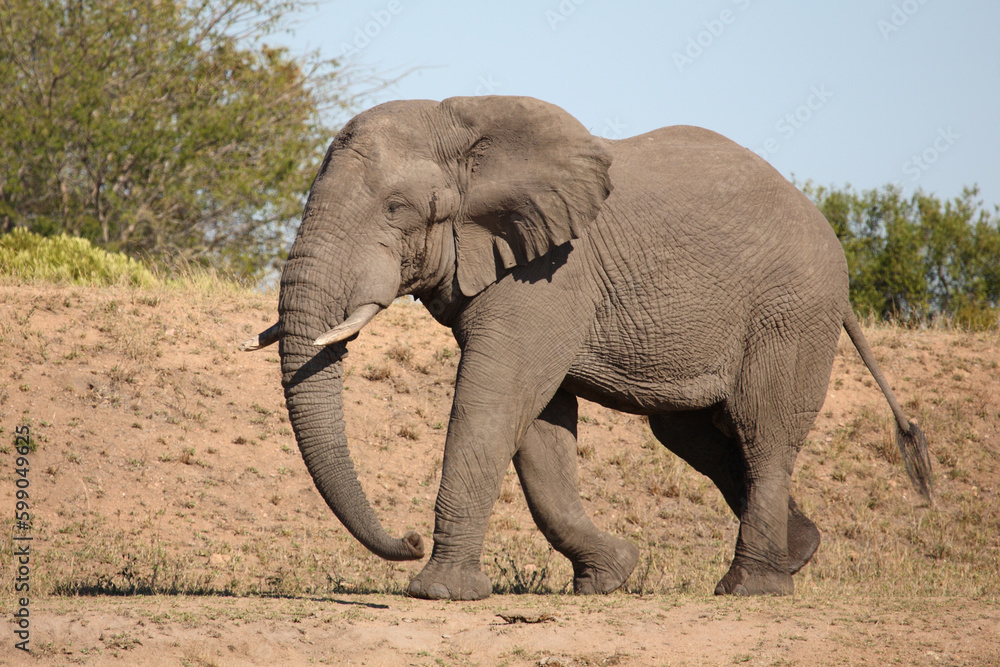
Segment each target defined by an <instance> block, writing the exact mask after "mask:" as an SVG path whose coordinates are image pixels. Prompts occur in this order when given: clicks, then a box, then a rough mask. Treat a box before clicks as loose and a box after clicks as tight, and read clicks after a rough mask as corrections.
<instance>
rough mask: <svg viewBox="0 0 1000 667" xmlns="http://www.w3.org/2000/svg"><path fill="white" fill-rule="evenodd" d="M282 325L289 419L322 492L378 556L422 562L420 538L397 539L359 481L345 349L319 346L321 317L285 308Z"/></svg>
mask: <svg viewBox="0 0 1000 667" xmlns="http://www.w3.org/2000/svg"><path fill="white" fill-rule="evenodd" d="M282 289H283V290H284V287H283V288H282ZM282 296H283V297H284V296H286V295H284V294H283V295H282ZM284 300H285V299H284V298H283V299H282V301H284ZM281 324H282V329H283V336H282V338H281V371H282V386H284V388H285V400H286V404H287V406H288V416H289V419H290V420H291V423H292V429H293V430H294V431H295V438H296V440H297V441H298V444H299V450H300V451H301V452H302V458H303V459H304V460H305V463H306V467H307V468H308V469H309V473H310V474H311V475H312V478H313V481H314V482H315V483H316V488H317V489H319V492H320V494H321V495H322V496H323V499H324V500H325V501H326V503H327V505H329V506H330V509H332V510H333V512H334V514H336V515H337V518H338V519H340V521H341V523H343V524H344V526H345V527H346V528H347V530H349V531H350V532H351V534H352V535H354V537H355V538H357V539H358V541H359V542H361V544H363V545H364V546H365V547H366V548H368V549H369V550H370V551H372V553H374V554H376V555H378V556H380V557H381V558H385V559H386V560H417V559H419V558H422V557H423V555H424V548H423V541H422V540H421V538H420V536H419V535H418V534H417V533H414V532H409V533H407V534H406V535H405V536H404V537H403V538H402V539H396V538H393V537H391V536H390V535H389V534H388V533H387V532H386V531H385V530H384V529H383V528H382V524H381V523H380V522H379V520H378V518H377V517H376V516H375V512H374V511H373V510H372V507H371V504H370V503H369V502H368V498H367V496H366V495H365V492H364V490H363V489H362V488H361V484H360V482H359V481H358V476H357V473H356V472H355V470H354V464H353V462H352V461H351V456H350V452H349V451H348V448H347V435H346V433H345V432H344V413H343V401H342V399H341V391H342V389H343V381H342V371H343V363H342V361H341V356H342V355H343V354H344V348H343V346H342V345H331V346H328V347H316V346H314V345H313V341H314V340H315V339H316V337H317V335H318V334H320V333H322V332H323V331H325V326H323V323H322V322H320V321H319V318H318V317H317V316H316V315H313V314H308V313H305V312H303V311H301V310H298V311H296V310H291V309H287V308H284V309H283V312H282V313H281Z"/></svg>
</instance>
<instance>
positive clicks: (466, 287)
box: [441, 96, 611, 296]
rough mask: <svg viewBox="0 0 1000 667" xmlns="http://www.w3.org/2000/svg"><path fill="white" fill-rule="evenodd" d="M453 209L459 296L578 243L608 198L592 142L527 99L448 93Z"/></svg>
mask: <svg viewBox="0 0 1000 667" xmlns="http://www.w3.org/2000/svg"><path fill="white" fill-rule="evenodd" d="M441 106H442V108H443V110H444V111H445V113H446V114H448V115H449V116H450V117H451V119H452V120H453V121H454V122H455V123H456V124H457V125H458V127H459V137H460V139H459V144H460V146H459V151H460V155H459V165H458V168H459V179H460V180H461V185H460V190H461V191H462V204H461V209H460V211H459V216H458V218H457V220H456V223H455V237H456V248H457V276H458V284H459V287H460V288H461V290H462V293H463V294H465V295H466V296H472V295H474V294H478V293H479V292H480V291H482V290H483V289H485V288H486V287H487V286H488V285H489V284H491V283H493V282H495V281H496V280H498V279H499V278H500V277H501V276H502V275H503V274H504V273H505V272H506V271H507V270H508V269H511V268H512V267H514V266H516V265H523V264H527V263H528V262H530V261H532V260H534V259H536V258H538V257H541V256H542V255H544V254H546V253H547V252H549V251H550V250H552V249H553V248H555V247H556V246H559V245H562V244H563V243H566V242H568V241H570V240H571V239H575V238H578V237H579V236H580V234H581V233H582V231H583V229H584V228H585V227H586V226H587V225H588V224H589V223H590V222H592V221H593V220H594V218H596V217H597V212H598V211H599V210H600V208H601V204H602V203H603V202H604V200H605V199H606V198H607V196H608V195H609V194H610V193H611V181H610V179H609V177H608V167H609V166H610V164H611V156H610V154H609V153H608V151H607V150H606V149H605V148H604V145H603V142H602V140H600V139H598V138H597V137H594V136H593V135H592V134H590V132H588V131H587V129H586V128H585V127H583V125H581V124H580V123H579V121H577V120H576V119H575V118H573V117H572V116H570V115H569V114H568V113H566V112H565V111H563V110H562V109H560V108H559V107H557V106H555V105H553V104H548V103H545V102H542V101H540V100H536V99H534V98H530V97H500V96H484V97H452V98H450V99H447V100H444V101H443V102H442V103H441Z"/></svg>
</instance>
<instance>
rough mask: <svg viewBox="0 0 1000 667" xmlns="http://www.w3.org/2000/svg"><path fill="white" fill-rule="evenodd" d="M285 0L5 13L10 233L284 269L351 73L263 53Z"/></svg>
mask: <svg viewBox="0 0 1000 667" xmlns="http://www.w3.org/2000/svg"><path fill="white" fill-rule="evenodd" d="M295 4H296V3H293V2H292V1H291V0H0V117H2V118H3V122H2V123H0V155H2V156H3V162H2V163H0V226H2V227H3V229H4V230H9V229H11V228H12V227H13V226H25V227H28V228H30V229H32V230H34V231H37V232H40V233H43V234H54V233H58V232H62V231H65V232H67V233H69V234H71V235H74V236H82V237H84V238H87V239H90V240H91V241H94V242H96V243H98V244H100V245H102V246H104V247H105V248H108V249H110V250H123V251H125V252H128V253H129V254H132V255H143V256H147V257H150V258H154V259H155V258H164V257H169V258H174V259H176V258H177V257H180V258H184V259H188V260H193V261H201V262H212V263H215V264H217V265H218V264H222V265H226V266H229V267H231V268H235V269H237V270H238V271H239V272H241V273H244V274H254V273H256V272H259V271H260V270H261V269H262V268H264V267H265V266H266V265H268V264H269V263H273V262H275V261H278V260H280V258H281V253H282V252H283V248H284V247H285V246H286V244H287V237H288V233H289V227H290V226H291V225H292V224H293V221H294V220H295V219H297V217H298V215H299V214H300V212H301V207H302V202H303V197H304V194H305V191H306V190H307V189H308V187H309V184H310V181H311V179H312V176H313V174H314V172H315V169H316V166H317V163H318V161H319V160H320V158H322V151H323V148H324V147H325V145H326V143H327V142H328V141H329V139H330V138H331V136H332V134H333V132H332V131H331V130H330V129H329V128H328V127H327V126H326V125H325V124H324V120H323V118H324V112H327V111H329V110H330V109H332V108H337V107H341V108H343V107H344V106H346V104H347V101H348V98H347V96H346V93H345V85H346V83H347V82H346V81H345V78H344V76H343V75H344V72H343V70H342V69H339V68H338V64H337V63H336V62H334V61H322V60H319V58H318V57H317V56H315V55H311V56H307V57H305V58H296V57H292V56H291V55H290V54H289V53H288V52H287V50H285V49H282V48H272V47H268V46H266V45H265V44H263V43H262V40H263V39H264V38H266V37H267V36H269V35H272V34H273V33H274V32H275V31H276V30H277V29H279V28H280V27H281V26H282V24H283V22H284V20H285V17H286V15H287V14H288V12H289V11H290V10H291V9H292V8H293V7H294V5H295Z"/></svg>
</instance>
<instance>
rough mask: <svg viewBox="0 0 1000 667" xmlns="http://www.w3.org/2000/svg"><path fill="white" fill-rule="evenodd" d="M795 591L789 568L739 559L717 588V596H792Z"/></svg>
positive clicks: (734, 562) (734, 561)
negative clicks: (777, 568) (775, 567)
mask: <svg viewBox="0 0 1000 667" xmlns="http://www.w3.org/2000/svg"><path fill="white" fill-rule="evenodd" d="M794 590H795V585H794V584H793V583H792V575H791V574H790V573H789V572H788V570H787V568H783V569H782V570H780V571H779V570H776V569H774V568H771V567H768V566H766V565H762V564H760V563H752V562H749V561H745V560H742V559H740V558H739V557H737V558H736V559H735V560H733V564H732V565H731V566H730V567H729V572H727V573H726V576H724V577H723V578H722V580H721V581H720V582H719V584H718V586H716V587H715V594H716V595H791V594H792V592H793V591H794Z"/></svg>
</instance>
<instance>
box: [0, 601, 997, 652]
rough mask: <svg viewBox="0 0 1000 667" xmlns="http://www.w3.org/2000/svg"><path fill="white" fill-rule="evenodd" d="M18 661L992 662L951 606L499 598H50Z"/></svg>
mask: <svg viewBox="0 0 1000 667" xmlns="http://www.w3.org/2000/svg"><path fill="white" fill-rule="evenodd" d="M32 617H33V625H32V640H31V641H32V646H33V648H34V651H35V654H34V656H32V657H28V656H25V655H23V654H20V652H18V651H13V650H12V648H11V642H10V641H6V642H5V645H4V646H3V650H2V652H0V656H2V658H3V660H4V662H5V663H6V664H15V665H20V664H53V665H57V664H67V665H68V664H74V663H85V664H88V665H105V664H115V665H118V664H131V665H162V664H178V665H286V664H287V665H292V664H307V663H322V664H355V665H502V664H506V665H733V664H746V665H890V664H899V665H983V666H986V665H1000V653H998V647H1000V609H998V608H997V607H996V606H994V605H983V604H973V603H970V602H969V601H964V600H945V599H926V598H925V599H920V600H919V601H917V600H903V601H898V602H891V603H886V602H885V601H879V602H875V601H871V600H849V601H847V600H840V601H828V600H826V601H819V600H802V599H791V598H788V599H777V598H775V599H749V600H747V599H716V598H709V597H699V598H694V597H661V596H655V597H636V596H630V595H613V596H610V597H604V598H574V597H570V596H561V595H556V596H552V595H549V596H530V595H525V596H505V597H503V598H492V599H489V600H485V601H482V602H474V603H435V602H426V601H419V600H411V599H407V598H403V597H396V596H379V595H369V596H337V597H332V598H327V599H294V600H288V599H285V600H281V599H234V598H197V597H184V596H178V597H173V596H150V597H140V598H119V599H115V598H91V599H88V598H75V599H51V600H46V601H42V602H40V603H38V604H37V605H36V606H35V607H34V608H33V609H32Z"/></svg>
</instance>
